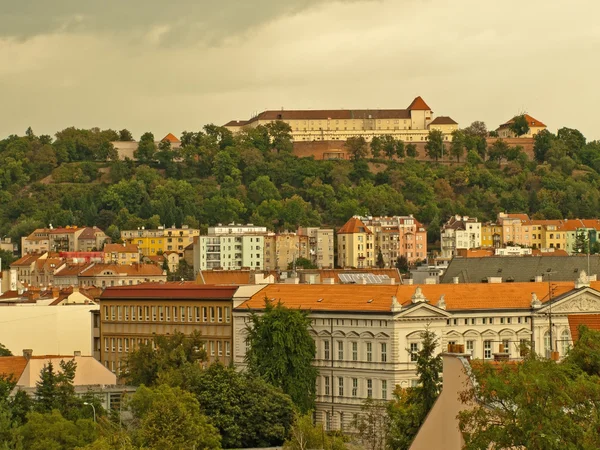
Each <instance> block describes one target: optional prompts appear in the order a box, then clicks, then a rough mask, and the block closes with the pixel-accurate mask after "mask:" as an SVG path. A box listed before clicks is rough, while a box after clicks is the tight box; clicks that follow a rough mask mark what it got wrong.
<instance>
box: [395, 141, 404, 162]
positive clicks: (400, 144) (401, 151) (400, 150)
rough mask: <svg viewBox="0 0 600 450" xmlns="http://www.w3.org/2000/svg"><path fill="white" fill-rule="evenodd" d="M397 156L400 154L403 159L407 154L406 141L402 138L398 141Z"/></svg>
mask: <svg viewBox="0 0 600 450" xmlns="http://www.w3.org/2000/svg"><path fill="white" fill-rule="evenodd" d="M396 156H398V158H400V159H402V158H404V157H405V156H406V151H405V147H404V141H402V140H400V139H398V140H397V141H396Z"/></svg>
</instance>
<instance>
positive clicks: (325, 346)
mask: <svg viewBox="0 0 600 450" xmlns="http://www.w3.org/2000/svg"><path fill="white" fill-rule="evenodd" d="M323 359H329V341H323Z"/></svg>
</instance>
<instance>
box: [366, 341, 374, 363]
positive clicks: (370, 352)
mask: <svg viewBox="0 0 600 450" xmlns="http://www.w3.org/2000/svg"><path fill="white" fill-rule="evenodd" d="M371 361H373V344H372V343H371V342H367V362H371Z"/></svg>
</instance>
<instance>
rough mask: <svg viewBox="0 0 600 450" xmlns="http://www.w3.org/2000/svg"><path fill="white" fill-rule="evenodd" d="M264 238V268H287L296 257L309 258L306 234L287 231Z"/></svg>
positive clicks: (270, 234) (269, 234)
mask: <svg viewBox="0 0 600 450" xmlns="http://www.w3.org/2000/svg"><path fill="white" fill-rule="evenodd" d="M264 239H265V246H264V249H265V250H264V270H287V269H288V266H289V265H290V264H291V265H293V264H294V261H296V260H297V259H298V258H304V259H308V260H310V259H311V255H310V247H309V237H308V236H304V235H301V234H296V233H292V232H289V231H287V232H284V233H268V234H267V235H265V237H264Z"/></svg>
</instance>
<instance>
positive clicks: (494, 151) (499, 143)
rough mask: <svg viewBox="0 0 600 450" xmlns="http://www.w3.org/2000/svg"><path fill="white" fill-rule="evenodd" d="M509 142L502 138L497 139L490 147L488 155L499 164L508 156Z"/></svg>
mask: <svg viewBox="0 0 600 450" xmlns="http://www.w3.org/2000/svg"><path fill="white" fill-rule="evenodd" d="M508 148H509V147H508V144H507V143H506V142H505V141H504V140H502V139H496V141H495V142H494V143H493V144H492V146H491V147H490V148H489V149H488V157H489V158H490V160H497V161H498V164H500V163H501V162H502V160H503V159H504V158H506V156H507V154H508Z"/></svg>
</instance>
